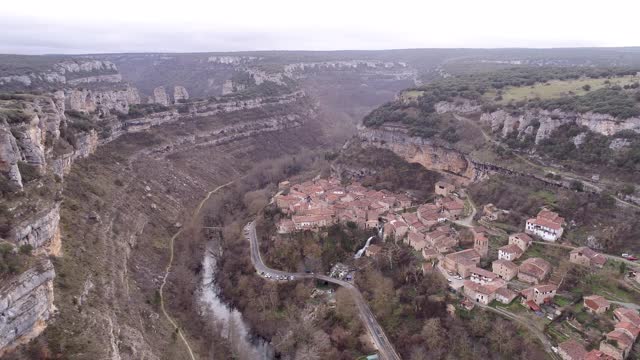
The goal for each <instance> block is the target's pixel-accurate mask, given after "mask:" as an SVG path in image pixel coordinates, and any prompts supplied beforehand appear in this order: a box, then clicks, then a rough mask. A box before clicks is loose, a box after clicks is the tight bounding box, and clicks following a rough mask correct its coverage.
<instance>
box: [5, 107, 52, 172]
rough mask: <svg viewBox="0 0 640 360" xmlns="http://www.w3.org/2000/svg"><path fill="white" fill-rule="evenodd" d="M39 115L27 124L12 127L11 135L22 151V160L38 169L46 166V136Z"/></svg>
mask: <svg viewBox="0 0 640 360" xmlns="http://www.w3.org/2000/svg"><path fill="white" fill-rule="evenodd" d="M41 126H42V124H41V122H40V118H39V117H38V115H33V116H32V117H31V120H30V121H29V122H27V123H20V124H16V125H14V126H13V127H11V133H12V134H13V136H14V137H15V139H16V143H17V144H18V148H19V149H20V154H21V160H22V161H24V162H26V163H28V164H29V165H33V166H35V167H37V168H38V169H42V168H43V167H44V166H45V152H44V151H45V146H44V136H43V134H42V133H43V131H42V129H41Z"/></svg>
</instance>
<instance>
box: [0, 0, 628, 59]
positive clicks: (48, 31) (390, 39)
mask: <svg viewBox="0 0 640 360" xmlns="http://www.w3.org/2000/svg"><path fill="white" fill-rule="evenodd" d="M638 16H640V1H636V0H624V1H623V0H608V1H606V2H604V1H594V0H537V1H518V0H506V1H498V0H464V1H463V0H458V1H456V0H440V1H429V0H420V1H406V0H386V1H378V0H368V1H360V0H339V1H338V0H315V1H304V0H208V1H204V0H203V1H200V0H172V1H164V0H153V1H148V0H103V1H87V0H4V1H3V4H2V5H1V8H0V23H2V24H4V26H3V29H2V32H0V53H21V54H43V53H100V52H150V51H157V52H165V51H166V52H200V51H241V50H341V49H398V48H418V47H474V48H478V47H573V46H576V47H577V46H637V45H640V36H638V35H640V29H639V28H638Z"/></svg>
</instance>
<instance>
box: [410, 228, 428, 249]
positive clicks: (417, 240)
mask: <svg viewBox="0 0 640 360" xmlns="http://www.w3.org/2000/svg"><path fill="white" fill-rule="evenodd" d="M407 243H408V244H409V245H410V246H411V247H413V248H414V249H415V250H416V251H422V249H424V248H425V247H427V241H426V240H425V238H424V235H423V234H420V233H418V232H415V231H410V232H409V235H407Z"/></svg>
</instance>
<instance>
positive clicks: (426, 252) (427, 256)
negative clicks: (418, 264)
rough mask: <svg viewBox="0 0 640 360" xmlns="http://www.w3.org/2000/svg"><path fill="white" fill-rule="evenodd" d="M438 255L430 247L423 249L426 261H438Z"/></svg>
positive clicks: (423, 256)
mask: <svg viewBox="0 0 640 360" xmlns="http://www.w3.org/2000/svg"><path fill="white" fill-rule="evenodd" d="M438 255H439V254H438V252H437V251H435V250H434V249H431V248H428V247H425V248H423V249H422V258H424V259H425V260H426V261H429V260H433V259H437V258H438Z"/></svg>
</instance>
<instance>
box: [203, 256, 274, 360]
mask: <svg viewBox="0 0 640 360" xmlns="http://www.w3.org/2000/svg"><path fill="white" fill-rule="evenodd" d="M216 263H217V260H216V257H215V250H214V249H213V245H209V246H207V251H205V255H204V259H203V261H202V265H203V276H202V283H201V288H200V292H199V293H200V295H199V297H200V302H201V304H202V310H203V314H204V316H208V317H210V318H211V321H215V322H216V323H217V326H216V328H217V329H219V331H220V335H222V336H223V337H224V338H226V339H227V340H228V341H229V343H230V344H231V348H232V350H233V352H234V354H236V356H237V357H238V358H239V359H243V360H244V359H247V360H248V359H250V360H254V359H257V360H271V359H273V358H274V357H275V356H274V350H273V347H272V346H271V344H270V343H269V342H267V341H265V340H263V339H259V338H255V337H253V336H251V335H250V333H251V331H250V327H249V325H248V324H247V323H246V322H245V320H244V318H243V316H242V313H241V312H240V311H238V310H237V309H235V308H232V307H230V306H229V305H227V304H225V303H224V302H222V300H221V299H220V296H219V295H220V288H219V287H218V286H217V285H216V283H215V275H216V271H217V270H218V269H217V267H216Z"/></svg>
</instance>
